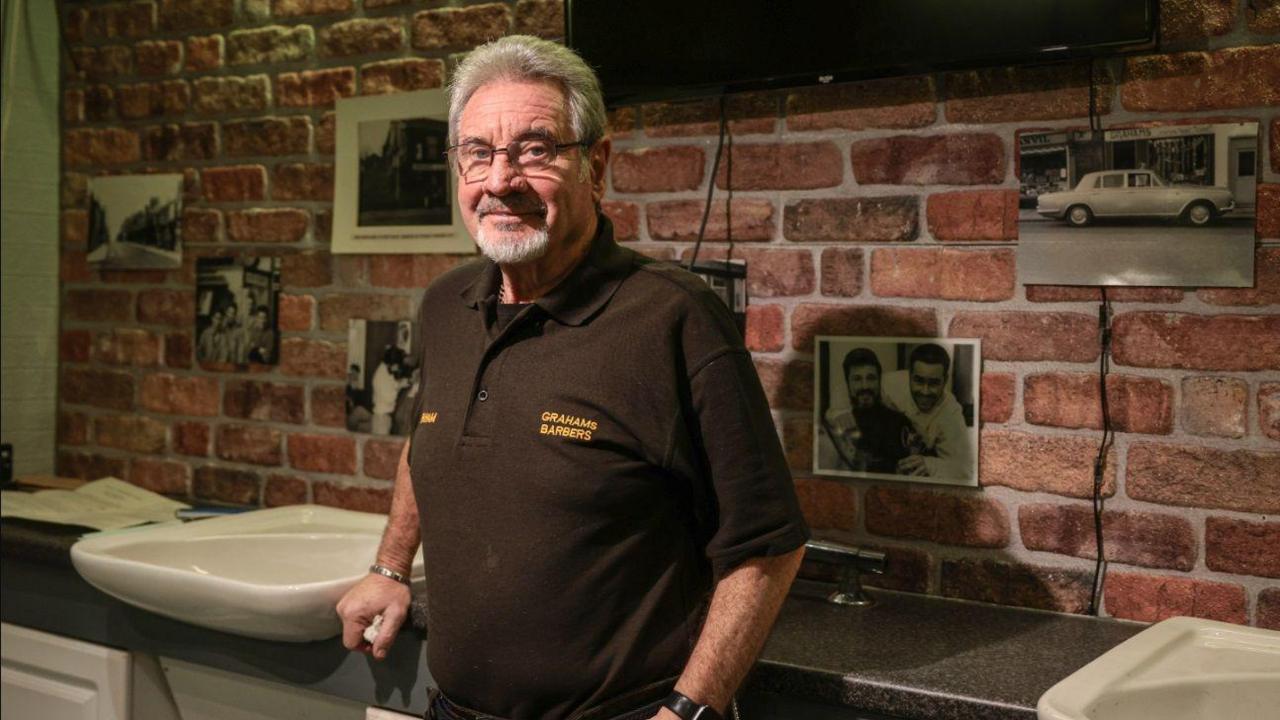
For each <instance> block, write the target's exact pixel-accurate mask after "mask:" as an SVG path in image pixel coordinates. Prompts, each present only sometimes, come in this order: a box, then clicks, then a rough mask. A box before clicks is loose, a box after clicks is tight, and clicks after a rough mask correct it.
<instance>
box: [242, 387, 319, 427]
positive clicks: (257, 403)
mask: <svg viewBox="0 0 1280 720" xmlns="http://www.w3.org/2000/svg"><path fill="white" fill-rule="evenodd" d="M305 404H306V400H305V399H304V389H303V387H302V386H301V385H285V384H281V383H271V382H256V381H252V380H231V381H229V382H228V383H227V387H226V389H225V390H224V391H223V393H222V414H224V415H226V416H227V417H234V418H243V419H247V420H269V421H271V422H279V423H293V424H295V425H298V424H301V423H303V422H304V421H305V415H306V408H305Z"/></svg>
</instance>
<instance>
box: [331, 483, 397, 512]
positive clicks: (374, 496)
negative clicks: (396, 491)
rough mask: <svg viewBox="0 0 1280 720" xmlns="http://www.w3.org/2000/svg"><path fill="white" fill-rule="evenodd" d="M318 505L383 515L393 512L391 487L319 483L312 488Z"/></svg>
mask: <svg viewBox="0 0 1280 720" xmlns="http://www.w3.org/2000/svg"><path fill="white" fill-rule="evenodd" d="M311 494H312V496H313V497H314V498H315V500H314V502H315V503H316V504H317V505H329V506H332V507H340V508H343V509H346V510H357V511H360V512H371V513H382V514H384V515H385V514H387V513H389V512H391V487H390V486H389V485H388V486H378V487H367V486H359V485H340V484H338V483H332V482H317V483H315V484H314V485H313V486H312V488H311Z"/></svg>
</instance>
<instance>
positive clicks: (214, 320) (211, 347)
mask: <svg viewBox="0 0 1280 720" xmlns="http://www.w3.org/2000/svg"><path fill="white" fill-rule="evenodd" d="M224 317H225V316H224V315H223V311H222V308H213V310H211V311H210V312H209V325H208V326H207V327H205V329H204V330H201V331H200V339H199V340H198V341H197V342H196V359H197V360H200V361H203V362H218V361H221V360H222V359H223V356H224V355H225V352H226V351H225V350H224V348H225V346H226V339H225V338H224V337H223V332H222V324H223V322H224Z"/></svg>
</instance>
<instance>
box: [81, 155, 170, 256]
mask: <svg viewBox="0 0 1280 720" xmlns="http://www.w3.org/2000/svg"><path fill="white" fill-rule="evenodd" d="M181 221H182V175H114V176H106V177H96V178H92V179H91V180H89V247H88V261H89V263H90V264H92V265H94V266H95V267H97V268H98V269H101V270H153V269H165V270H168V269H173V268H178V267H181V266H182V237H181Z"/></svg>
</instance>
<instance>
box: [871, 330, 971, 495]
mask: <svg viewBox="0 0 1280 720" xmlns="http://www.w3.org/2000/svg"><path fill="white" fill-rule="evenodd" d="M950 369H951V357H950V356H949V355H947V351H946V350H945V349H944V348H943V347H942V346H941V345H936V344H934V343H925V344H923V345H918V346H916V348H915V349H914V350H912V351H911V355H910V357H909V361H908V363H907V369H906V370H899V371H897V372H892V373H889V374H888V375H886V376H885V379H884V403H885V405H887V406H889V407H890V408H892V409H894V410H898V411H900V412H902V413H903V414H905V415H906V416H907V418H908V419H909V420H910V421H911V424H912V425H913V426H914V427H915V429H916V432H917V433H918V434H919V436H920V443H921V445H920V446H919V447H917V448H913V452H912V453H911V454H910V455H908V456H907V457H905V458H903V459H902V460H901V461H899V463H898V473H899V474H901V475H919V476H929V477H935V478H945V479H951V480H967V479H969V478H970V477H972V475H973V468H972V464H973V448H972V447H971V446H970V440H969V428H968V426H967V425H965V422H964V411H963V410H962V409H961V408H960V403H959V402H957V401H956V399H955V397H954V396H952V394H951V393H950V392H949V391H948V390H947V378H948V377H949V375H948V373H949V371H950Z"/></svg>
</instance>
